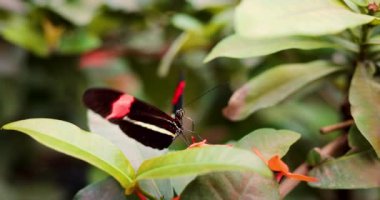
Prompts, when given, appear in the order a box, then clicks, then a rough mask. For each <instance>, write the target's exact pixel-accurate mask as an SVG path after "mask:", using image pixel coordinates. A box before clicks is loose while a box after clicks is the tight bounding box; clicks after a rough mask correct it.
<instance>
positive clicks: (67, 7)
mask: <svg viewBox="0 0 380 200" xmlns="http://www.w3.org/2000/svg"><path fill="white" fill-rule="evenodd" d="M36 4H39V5H40V6H46V7H48V8H50V9H51V10H52V11H53V12H56V13H57V14H59V15H61V16H62V17H63V18H65V19H67V20H68V21H70V22H72V23H74V24H75V25H77V26H83V25H86V24H88V23H90V22H91V20H92V19H93V17H94V15H95V13H96V10H97V9H98V8H99V7H100V6H101V5H102V4H103V1H101V0H72V1H68V0H54V1H50V0H39V1H36Z"/></svg>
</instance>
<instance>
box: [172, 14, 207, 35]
mask: <svg viewBox="0 0 380 200" xmlns="http://www.w3.org/2000/svg"><path fill="white" fill-rule="evenodd" d="M172 23H173V25H174V26H175V27H177V28H179V29H181V30H183V31H191V32H197V33H201V32H202V31H203V24H202V22H200V21H199V20H197V19H196V18H194V17H192V16H189V15H186V14H176V15H174V16H173V18H172Z"/></svg>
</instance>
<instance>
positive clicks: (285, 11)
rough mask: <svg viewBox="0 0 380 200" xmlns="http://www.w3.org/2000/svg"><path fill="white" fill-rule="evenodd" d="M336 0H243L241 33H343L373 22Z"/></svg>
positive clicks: (239, 14) (238, 11)
mask: <svg viewBox="0 0 380 200" xmlns="http://www.w3.org/2000/svg"><path fill="white" fill-rule="evenodd" d="M374 19H375V17H372V16H368V15H362V14H357V13H354V12H351V11H350V10H349V9H347V8H346V7H344V6H343V5H341V4H340V3H338V1H335V0H314V1H312V2H310V1H304V0H288V1H283V0H271V1H267V0H243V1H242V2H241V3H240V5H239V6H238V7H237V9H236V15H235V29H236V32H237V34H239V35H243V36H246V37H251V38H274V37H284V36H294V35H305V36H319V35H326V34H335V33H339V32H341V31H343V30H345V29H348V28H353V27H356V26H359V25H362V24H367V23H369V22H371V21H373V20H374Z"/></svg>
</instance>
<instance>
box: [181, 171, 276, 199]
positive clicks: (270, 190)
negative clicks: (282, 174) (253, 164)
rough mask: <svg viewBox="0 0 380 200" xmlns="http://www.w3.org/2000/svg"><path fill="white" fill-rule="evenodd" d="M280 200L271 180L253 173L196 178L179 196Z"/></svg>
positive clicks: (216, 174) (182, 197)
mask: <svg viewBox="0 0 380 200" xmlns="http://www.w3.org/2000/svg"><path fill="white" fill-rule="evenodd" d="M192 199H213V200H236V199H256V200H260V199H262V200H266V199H272V200H275V199H280V195H279V192H278V184H277V183H276V181H275V180H274V179H272V178H268V177H262V176H259V175H257V174H254V173H247V172H245V173H243V172H218V173H210V174H206V175H203V176H198V177H197V178H196V179H195V180H194V181H192V182H191V183H190V184H189V185H188V186H187V187H186V188H185V190H184V191H183V193H182V194H181V200H192Z"/></svg>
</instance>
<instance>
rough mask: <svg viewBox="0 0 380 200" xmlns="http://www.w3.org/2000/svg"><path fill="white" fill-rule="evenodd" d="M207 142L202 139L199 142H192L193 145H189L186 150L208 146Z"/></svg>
mask: <svg viewBox="0 0 380 200" xmlns="http://www.w3.org/2000/svg"><path fill="white" fill-rule="evenodd" d="M206 142H207V140H206V139H204V140H202V141H200V142H194V143H193V144H191V145H190V146H189V147H187V148H188V149H190V148H195V147H204V146H208V144H207V143H206Z"/></svg>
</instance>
